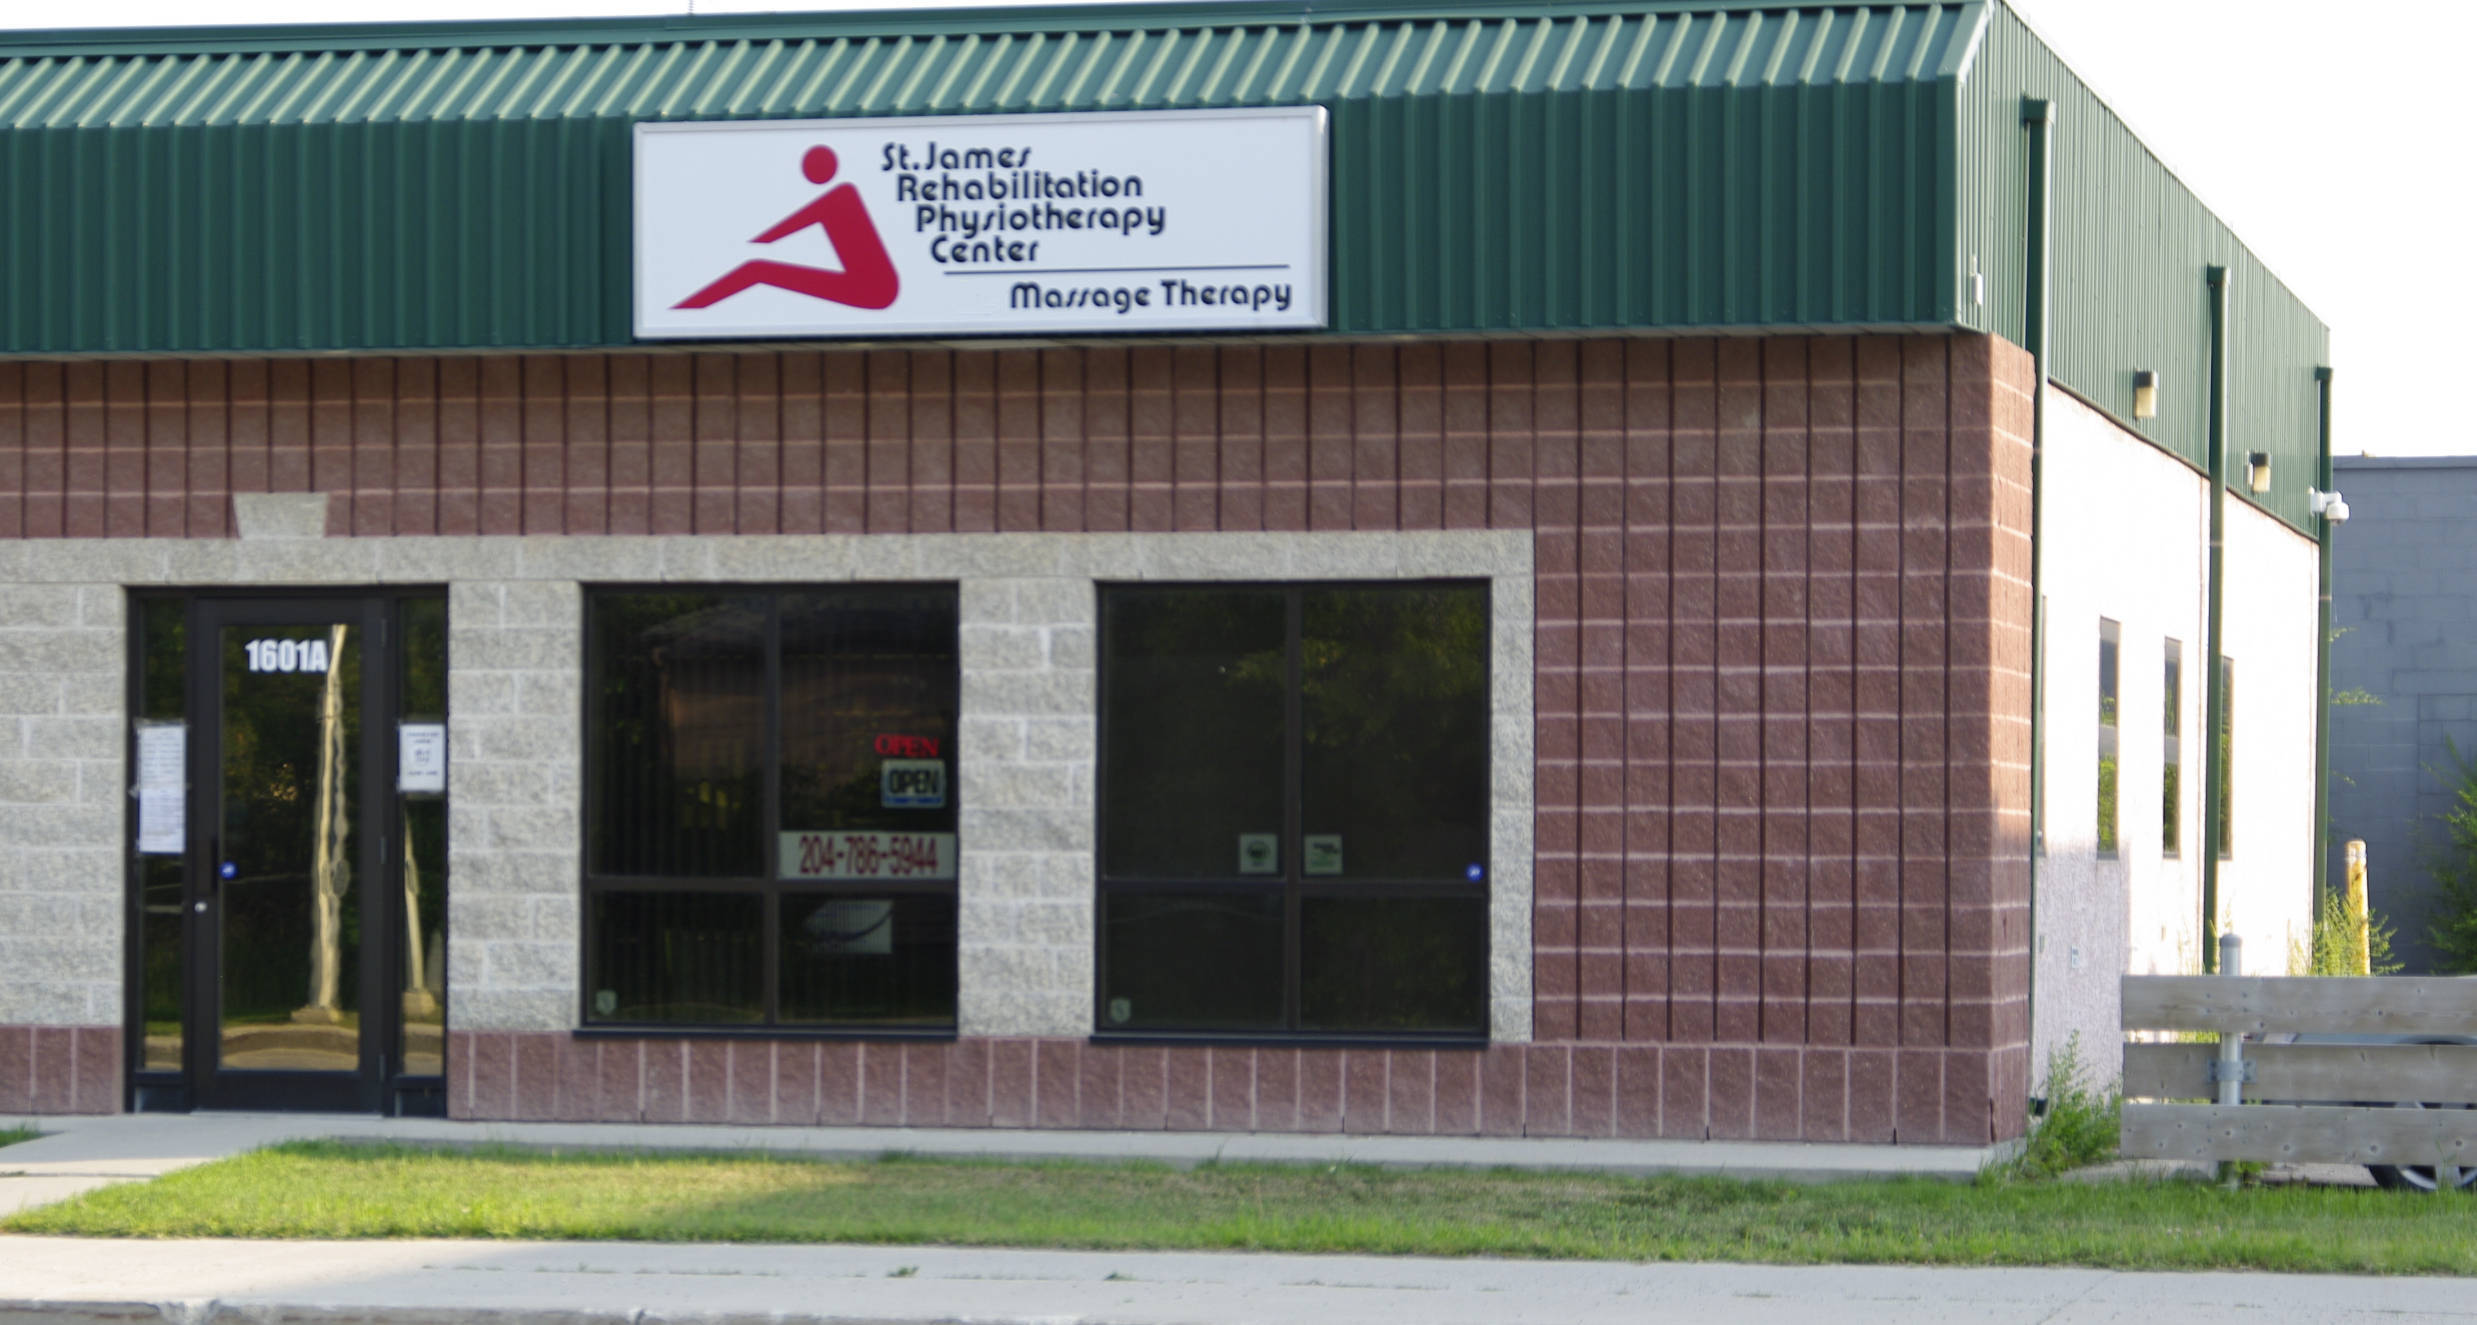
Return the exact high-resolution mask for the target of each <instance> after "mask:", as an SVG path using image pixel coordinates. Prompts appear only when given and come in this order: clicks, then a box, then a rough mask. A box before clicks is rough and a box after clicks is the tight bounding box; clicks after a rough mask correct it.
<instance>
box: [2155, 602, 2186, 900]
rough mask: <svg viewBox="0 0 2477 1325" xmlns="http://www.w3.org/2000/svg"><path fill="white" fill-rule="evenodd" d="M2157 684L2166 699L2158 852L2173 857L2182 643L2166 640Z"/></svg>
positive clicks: (2179, 796)
mask: <svg viewBox="0 0 2477 1325" xmlns="http://www.w3.org/2000/svg"><path fill="white" fill-rule="evenodd" d="M2162 673H2163V674H2162V675H2161V677H2160V682H2161V684H2162V685H2163V686H2164V687H2165V690H2164V692H2163V693H2164V694H2165V696H2166V701H2165V703H2163V704H2162V705H2161V706H2160V707H2161V709H2162V711H2163V724H2164V725H2163V726H2162V728H2161V733H2160V745H2159V853H2160V854H2161V855H2164V856H2168V857H2170V858H2173V857H2175V856H2177V855H2179V854H2180V853H2181V848H2182V842H2183V835H2182V833H2181V832H2180V828H2181V825H2182V823H2183V820H2184V814H2183V810H2184V793H2183V792H2182V790H2180V788H2181V787H2182V786H2183V783H2184V771H2185V756H2184V730H2185V719H2184V712H2185V708H2184V705H2185V646H2184V645H2183V644H2180V643H2178V642H2177V641H2175V640H2169V641H2168V642H2167V660H2166V663H2165V665H2164V667H2163V669H2162Z"/></svg>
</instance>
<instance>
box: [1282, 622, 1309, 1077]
mask: <svg viewBox="0 0 2477 1325" xmlns="http://www.w3.org/2000/svg"><path fill="white" fill-rule="evenodd" d="M1306 603H1307V596H1306V594H1305V593H1304V592H1303V591H1301V590H1300V589H1299V588H1298V587H1297V586H1295V585H1294V586H1292V587H1291V588H1290V591H1289V593H1288V595H1287V599H1286V601H1285V603H1284V605H1283V612H1284V615H1285V621H1284V625H1283V634H1284V636H1285V637H1286V646H1287V647H1286V649H1285V654H1286V656H1285V658H1284V660H1283V681H1282V724H1283V726H1284V727H1285V728H1286V729H1287V733H1288V735H1287V739H1286V740H1284V741H1283V743H1282V866H1283V868H1282V1025H1283V1026H1284V1027H1285V1028H1287V1029H1289V1030H1293V1031H1296V1030H1298V1029H1299V1028H1300V1027H1299V1014H1300V1008H1299V980H1300V978H1301V975H1302V972H1301V970H1300V953H1299V912H1300V903H1299V889H1300V886H1301V881H1302V879H1303V878H1304V877H1305V876H1304V875H1303V873H1302V872H1301V871H1302V867H1303V865H1304V863H1305V858H1306V854H1307V850H1306V842H1307V838H1306V833H1307V806H1306V799H1305V798H1306V776H1305V774H1306V764H1307V754H1306V747H1307V723H1306V709H1307V705H1306V701H1305V699H1304V698H1303V696H1302V683H1303V679H1304V676H1305V672H1306V667H1305V663H1304V660H1303V658H1302V654H1303V653H1304V652H1305V649H1306V644H1305V638H1306V627H1307V608H1306Z"/></svg>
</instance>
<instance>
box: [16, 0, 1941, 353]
mask: <svg viewBox="0 0 2477 1325" xmlns="http://www.w3.org/2000/svg"><path fill="white" fill-rule="evenodd" d="M1259 10H1262V11H1265V12H1272V13H1290V12H1292V11H1290V10H1285V9H1283V8H1282V7H1279V6H1263V7H1254V8H1246V9H1242V8H1237V7H1230V8H1220V7H1212V8H1204V7H1194V6H1187V7H1171V9H1169V10H1164V11H1161V12H1165V13H1166V12H1175V13H1183V14H1191V15H1194V16H1195V17H1192V18H1190V19H1188V20H1186V21H1188V22H1200V21H1201V19H1202V17H1204V16H1213V17H1227V16H1230V15H1233V14H1248V13H1255V12H1259ZM1044 12H1046V13H1049V17H1047V18H1044V19H1042V20H1041V21H1040V22H1037V23H1028V24H1027V26H1028V27H1029V28H1030V29H1031V30H1030V31H1024V32H1017V31H1012V30H1006V29H1004V28H1002V27H1000V26H999V25H1003V24H1007V23H1009V22H1010V21H1011V17H1012V16H1011V13H1010V11H967V12H965V13H963V14H961V15H959V16H958V15H950V16H945V17H942V18H940V19H938V20H936V21H935V22H933V23H932V22H930V21H929V20H924V19H918V18H917V16H914V17H909V18H905V19H904V20H903V21H902V22H898V23H895V24H893V26H894V27H895V28H899V29H903V30H901V31H897V32H895V33H894V34H893V35H855V34H856V29H857V28H858V26H859V25H860V24H862V22H863V21H864V20H862V19H859V18H854V17H851V16H844V17H841V18H804V19H786V18H779V17H777V18H770V19H767V20H765V21H763V22H761V23H741V24H720V25H715V24H706V25H703V26H701V27H700V28H699V29H698V32H697V34H696V35H689V36H679V35H676V34H675V33H674V32H673V31H672V30H671V29H670V28H669V27H667V26H663V25H656V24H647V25H641V26H637V25H628V24H620V25H618V27H617V29H612V28H611V25H608V24H593V25H568V26H566V27H560V26H551V27H545V26H544V25H541V24H530V25H513V27H512V28H510V29H506V30H501V29H468V30H464V35H463V36H462V37H461V38H457V37H454V36H453V35H452V34H453V32H454V31H455V30H452V29H435V30H434V29H427V28H425V29H423V30H422V32H421V33H420V34H418V36H417V38H406V39H403V40H400V41H397V42H395V43H393V44H390V42H388V41H387V40H385V39H383V34H382V36H381V37H378V38H372V37H368V36H365V37H363V38H362V39H360V40H358V41H347V40H344V39H342V38H340V37H337V36H335V35H334V34H333V33H327V34H326V40H324V42H323V43H322V42H321V41H319V40H317V38H318V37H319V35H320V34H318V33H316V32H312V33H306V34H294V36H293V37H292V38H290V39H288V40H289V42H290V45H289V46H287V43H286V42H284V41H276V42H273V43H272V45H271V46H270V47H269V48H266V49H260V48H258V47H254V46H252V45H250V44H249V43H247V42H241V43H238V44H236V43H235V42H234V40H233V39H232V38H231V37H230V35H229V34H224V35H223V36H222V38H221V39H220V43H219V41H206V40H196V39H192V40H190V42H189V45H187V46H184V45H183V44H182V41H181V40H175V39H169V38H161V37H159V38H156V39H155V41H156V44H155V45H154V46H152V47H149V46H146V45H144V44H143V42H140V44H139V45H137V46H135V47H132V46H131V45H130V44H129V43H130V42H131V41H133V40H138V39H133V38H129V37H127V36H125V35H124V34H115V39H116V40H117V41H118V42H119V43H120V44H119V45H117V46H110V48H109V49H98V50H88V49H85V48H82V47H77V46H75V45H74V44H72V43H66V42H63V43H55V44H51V45H45V44H41V43H36V44H32V45H27V44H23V43H21V44H20V46H19V47H17V48H16V49H17V50H18V51H19V52H20V53H18V54H16V55H14V56H12V57H9V58H5V59H0V227H5V230H4V232H0V282H4V283H5V289H6V290H7V291H8V294H7V296H6V298H5V302H0V352H6V353H19V354H86V353H104V352H157V353H216V352H281V351H315V350H356V349H450V348H502V347H504V348H534V347H541V348H551V347H576V346H594V345H614V344H626V343H628V342H629V339H630V337H629V316H628V284H627V282H628V267H629V264H628V245H629V228H628V227H629V220H628V215H629V202H628V182H629V171H630V165H629V155H628V154H629V126H630V125H631V124H633V123H635V122H637V121H639V120H682V119H736V118H796V117H831V116H856V115H898V114H960V113H995V112H1028V111H1060V110H1116V109H1161V108H1187V107H1199V108H1200V107H1226V106H1250V105H1290V104H1302V103H1317V104H1322V105H1326V106H1328V107H1330V108H1331V111H1332V153H1333V159H1332V177H1333V190H1332V198H1333V202H1332V207H1333V221H1332V224H1333V244H1332V267H1331V280H1332V287H1333V289H1332V304H1331V307H1332V310H1333V323H1332V329H1333V330H1334V331H1336V332H1339V333H1344V334H1386V333H1399V334H1412V333H1452V332H1518V331H1526V330H1577V329H1625V328H1685V327H1691V328H1744V329H1756V328H1796V327H1852V328H1854V327H1895V326H1944V325H1950V324H1951V323H1952V321H1953V317H1954V313H1953V310H1954V307H1955V303H1956V300H1955V298H1954V290H1955V288H1956V287H1955V278H1954V275H1953V271H1952V264H1951V262H1950V261H1949V259H1948V255H1949V253H1950V251H1951V247H1952V225H1953V221H1952V218H1953V217H1954V215H1956V213H1957V209H1958V202H1957V197H1956V190H1957V188H1958V181H1957V179H1956V178H1955V172H1954V169H1953V156H1952V153H1951V150H1950V143H1951V142H1952V141H1953V138H1954V135H1955V134H1956V132H1957V121H1958V117H1959V102H1958V98H1957V97H1956V94H1955V88H1956V86H1957V75H1958V73H1959V71H1960V69H1961V68H1962V66H1963V64H1964V63H1965V61H1966V59H1967V56H1968V52H1969V50H1970V48H1971V46H1972V44H1973V43H1974V42H1975V40H1976V39H1977V37H1978V35H1979V34H1980V33H1981V32H1982V30H1983V27H1984V24H1985V22H1986V20H1987V17H1988V5H1987V3H1986V0H1966V2H1965V3H1957V4H1927V3H1889V4H1874V5H1859V6H1844V7H1828V8H1797V7H1794V6H1787V7H1784V6H1781V5H1776V4H1775V5H1762V4H1750V3H1733V2H1731V0H1706V2H1705V3H1698V4H1695V5H1691V6H1689V5H1675V4H1664V3H1661V2H1660V0H1646V2H1644V3H1638V4H1635V5H1631V6H1626V7H1622V8H1620V7H1618V6H1600V5H1588V6H1514V7H1512V9H1511V11H1510V12H1511V13H1513V14H1514V15H1515V16H1514V17H1507V16H1506V15H1507V13H1508V12H1509V10H1508V9H1507V7H1504V6H1496V7H1491V8H1488V9H1484V10H1481V9H1474V8H1471V7H1468V6H1461V5H1455V4H1450V3H1449V4H1445V5H1442V6H1428V7H1425V9H1424V10H1423V11H1422V15H1423V16H1400V17H1391V18H1383V19H1367V18H1358V17H1350V16H1349V13H1348V12H1347V11H1346V12H1345V15H1344V17H1343V18H1342V19H1341V20H1338V21H1337V20H1333V19H1328V18H1315V19H1299V18H1295V17H1294V18H1292V19H1291V20H1289V21H1284V22H1278V23H1275V22H1266V23H1261V24H1256V25H1239V26H1231V25H1215V26H1161V27H1154V28H1144V27H1125V26H1119V25H1118V24H1119V23H1120V21H1121V20H1124V19H1126V18H1127V17H1128V16H1129V15H1135V16H1141V15H1143V14H1145V13H1148V12H1154V11H1151V10H1145V9H1137V10H1131V11H1115V10H1106V9H1104V10H1093V11H1086V12H1085V13H1084V14H1083V15H1082V22H1083V23H1084V25H1085V26H1083V27H1080V28H1077V27H1070V26H1067V23H1066V18H1065V17H1063V15H1065V14H1066V13H1067V11H1055V12H1050V11H1044ZM1388 12H1393V11H1388ZM803 24H805V25H806V26H805V27H804V26H803ZM1103 24H1107V26H1102V25H1103ZM613 31H616V32H617V33H618V35H616V36H613V35H612V32H613ZM879 31H883V29H879ZM561 32H571V33H574V32H582V33H584V34H587V35H592V34H601V35H602V36H605V37H610V38H611V39H609V40H604V41H595V42H581V43H579V42H568V43H558V41H557V39H558V34H559V33H561ZM804 32H805V33H808V34H809V35H802V34H803V33H804ZM735 33H736V34H738V35H733V34H735ZM630 34H634V35H630ZM752 34H753V35H752ZM838 34H839V35H838ZM517 38H521V39H522V40H523V41H525V42H530V43H534V44H499V43H507V42H510V41H512V40H515V39H517ZM97 40H98V42H100V40H101V39H97ZM552 43H557V44H552ZM261 44H262V45H265V44H266V43H264V42H262V43H261ZM103 45H109V44H108V43H103ZM227 47H229V48H230V49H226V48H227ZM277 47H282V48H281V49H277Z"/></svg>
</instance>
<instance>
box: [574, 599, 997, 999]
mask: <svg viewBox="0 0 2477 1325" xmlns="http://www.w3.org/2000/svg"><path fill="white" fill-rule="evenodd" d="M588 634H589V654H590V663H589V668H590V676H589V678H588V687H589V689H588V700H587V722H588V731H587V740H586V748H587V763H588V778H589V785H588V787H587V792H586V795H587V803H588V807H589V810H588V819H589V822H588V823H587V826H586V839H587V871H588V873H587V882H586V890H587V906H586V990H587V994H586V1009H585V1015H586V1020H587V1021H588V1022H589V1023H594V1024H604V1025H711V1026H752V1025H781V1026H814V1027H820V1028H832V1027H838V1026H849V1027H856V1028H857V1027H893V1028H921V1029H936V1028H943V1027H951V1026H952V1025H953V1024H954V1016H955V897H954V878H955V864H956V862H955V794H954V785H953V777H952V773H953V769H954V758H955V706H956V689H957V680H956V654H955V593H954V590H953V588H952V587H951V586H885V585H863V586H844V587H834V588H818V589H799V590H764V591H757V590H710V591H697V592H686V593H682V592H670V591H647V592H639V591H620V590H605V591H599V592H596V593H595V594H593V595H592V597H591V599H590V603H589V608H588Z"/></svg>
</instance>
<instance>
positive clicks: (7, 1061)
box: [0, 1026, 120, 1118]
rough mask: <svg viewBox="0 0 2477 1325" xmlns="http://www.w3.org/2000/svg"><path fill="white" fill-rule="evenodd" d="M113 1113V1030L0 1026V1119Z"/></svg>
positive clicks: (116, 1105)
mask: <svg viewBox="0 0 2477 1325" xmlns="http://www.w3.org/2000/svg"><path fill="white" fill-rule="evenodd" d="M118 1112H120V1030H119V1028H118V1027H113V1026H0V1118H6V1117H8V1116H9V1115H11V1114H31V1113H118Z"/></svg>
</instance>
